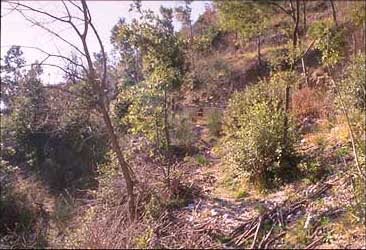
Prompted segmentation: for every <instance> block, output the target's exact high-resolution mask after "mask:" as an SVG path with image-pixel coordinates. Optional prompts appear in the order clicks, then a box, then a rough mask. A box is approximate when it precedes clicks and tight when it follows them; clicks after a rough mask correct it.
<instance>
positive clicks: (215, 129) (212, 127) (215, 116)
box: [207, 110, 222, 136]
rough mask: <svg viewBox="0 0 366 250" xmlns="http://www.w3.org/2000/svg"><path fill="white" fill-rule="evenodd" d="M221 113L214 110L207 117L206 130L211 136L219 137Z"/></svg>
mask: <svg viewBox="0 0 366 250" xmlns="http://www.w3.org/2000/svg"><path fill="white" fill-rule="evenodd" d="M221 116H222V114H221V112H219V111H217V110H215V111H212V112H211V113H209V115H208V117H207V128H208V131H209V132H210V134H211V135H212V136H219V135H220V132H221V125H222V124H221Z"/></svg>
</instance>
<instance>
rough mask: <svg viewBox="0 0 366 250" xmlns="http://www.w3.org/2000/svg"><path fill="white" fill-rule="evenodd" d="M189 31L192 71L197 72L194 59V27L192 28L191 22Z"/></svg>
mask: <svg viewBox="0 0 366 250" xmlns="http://www.w3.org/2000/svg"><path fill="white" fill-rule="evenodd" d="M189 29H190V34H189V36H190V38H189V43H190V45H189V46H190V51H191V64H192V71H193V72H194V71H195V58H194V51H193V27H192V22H191V21H189Z"/></svg>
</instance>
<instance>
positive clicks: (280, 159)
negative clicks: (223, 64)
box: [224, 75, 296, 187]
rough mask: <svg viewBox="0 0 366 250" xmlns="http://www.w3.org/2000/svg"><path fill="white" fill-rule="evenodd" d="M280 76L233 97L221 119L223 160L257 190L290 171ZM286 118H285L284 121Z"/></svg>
mask: <svg viewBox="0 0 366 250" xmlns="http://www.w3.org/2000/svg"><path fill="white" fill-rule="evenodd" d="M279 79H281V77H280V75H277V76H274V77H273V78H272V80H271V82H268V83H267V82H261V83H259V84H257V85H254V86H250V87H248V88H247V89H246V90H245V92H241V93H236V94H234V95H233V96H232V98H231V99H230V101H229V105H228V107H227V110H226V112H225V118H224V134H225V139H224V148H225V150H224V151H225V156H224V158H225V160H226V161H227V162H228V163H229V164H230V165H231V166H233V167H234V168H235V169H237V170H239V171H240V172H241V173H243V174H244V175H246V176H249V177H250V178H251V179H252V180H254V181H255V183H256V184H257V185H258V186H260V187H266V186H268V184H273V182H274V181H275V180H276V179H278V178H286V177H288V176H285V175H287V174H289V172H286V171H288V170H291V169H292V170H293V169H294V167H295V166H294V162H291V161H292V160H294V150H293V144H294V143H295V141H296V137H295V133H294V132H295V131H294V127H293V125H292V123H291V120H290V122H289V129H288V135H287V140H286V142H285V141H284V131H285V127H284V126H285V125H284V121H285V117H286V114H285V111H284V109H283V105H282V99H281V96H283V95H281V92H283V91H284V89H283V88H282V89H281V88H280V86H281V85H280V83H281V81H278V80H279ZM288 118H289V117H288Z"/></svg>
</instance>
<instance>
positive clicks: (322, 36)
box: [309, 19, 346, 66]
mask: <svg viewBox="0 0 366 250" xmlns="http://www.w3.org/2000/svg"><path fill="white" fill-rule="evenodd" d="M309 36H310V38H312V39H314V40H315V39H316V40H317V43H316V48H317V49H319V50H320V51H321V52H322V61H323V62H324V63H325V64H326V65H329V66H332V65H335V64H337V63H338V62H339V61H340V60H341V58H343V57H344V55H345V48H346V40H345V38H346V30H345V28H344V27H343V26H336V25H334V23H333V22H332V21H331V20H330V19H327V20H322V21H316V22H314V23H313V24H312V25H311V26H310V27H309Z"/></svg>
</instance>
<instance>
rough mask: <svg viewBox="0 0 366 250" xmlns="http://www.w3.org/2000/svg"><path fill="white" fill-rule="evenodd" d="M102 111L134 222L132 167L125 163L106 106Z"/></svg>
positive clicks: (102, 106)
mask: <svg viewBox="0 0 366 250" xmlns="http://www.w3.org/2000/svg"><path fill="white" fill-rule="evenodd" d="M100 111H101V113H102V116H103V120H104V122H105V125H106V127H107V132H108V135H109V138H110V139H111V142H112V149H113V151H114V152H115V153H116V155H117V159H118V162H119V165H120V168H121V170H122V174H123V177H124V179H125V181H126V189H127V195H128V211H129V215H130V220H131V221H134V220H135V219H136V205H135V195H134V193H133V189H134V183H133V181H132V178H131V173H130V167H129V166H128V163H127V162H126V161H125V159H124V157H123V154H122V151H121V147H120V146H119V143H118V139H117V136H116V134H115V132H114V127H113V124H112V121H111V118H110V116H109V114H108V112H107V110H106V109H105V107H104V105H101V107H100Z"/></svg>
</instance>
